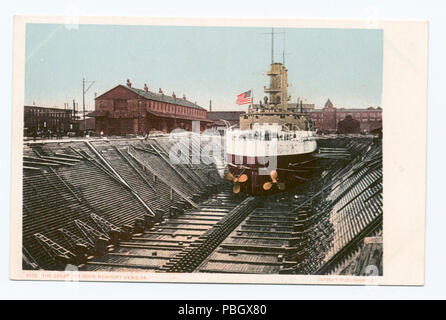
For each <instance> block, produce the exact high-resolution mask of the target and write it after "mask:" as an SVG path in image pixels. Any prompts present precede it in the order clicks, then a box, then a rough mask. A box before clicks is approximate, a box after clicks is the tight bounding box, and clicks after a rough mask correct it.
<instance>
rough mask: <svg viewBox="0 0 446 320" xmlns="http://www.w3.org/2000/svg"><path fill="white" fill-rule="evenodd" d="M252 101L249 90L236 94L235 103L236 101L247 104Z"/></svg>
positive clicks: (239, 103)
mask: <svg viewBox="0 0 446 320" xmlns="http://www.w3.org/2000/svg"><path fill="white" fill-rule="evenodd" d="M251 101H252V97H251V90H249V91H246V92H243V93H240V94H239V95H237V101H236V102H235V103H237V104H238V105H242V104H247V103H251Z"/></svg>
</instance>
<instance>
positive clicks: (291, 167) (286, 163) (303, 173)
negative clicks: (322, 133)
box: [226, 151, 317, 195]
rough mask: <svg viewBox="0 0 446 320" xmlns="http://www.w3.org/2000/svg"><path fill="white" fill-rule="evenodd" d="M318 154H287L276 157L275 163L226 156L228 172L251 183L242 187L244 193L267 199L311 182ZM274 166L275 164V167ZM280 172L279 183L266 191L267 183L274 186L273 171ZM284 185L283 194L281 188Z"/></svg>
mask: <svg viewBox="0 0 446 320" xmlns="http://www.w3.org/2000/svg"><path fill="white" fill-rule="evenodd" d="M315 153H316V152H315V151H313V152H309V153H300V154H288V155H279V156H275V157H274V158H275V159H274V161H271V163H270V161H268V158H265V157H247V156H240V155H234V154H231V153H227V154H226V161H227V164H228V170H229V172H231V173H232V174H233V175H234V176H236V177H237V176H240V175H241V174H246V175H247V176H248V180H247V181H246V182H244V183H241V192H243V193H246V194H249V195H265V194H272V193H276V192H282V191H286V190H289V189H291V188H293V187H295V186H296V185H298V184H299V183H304V182H306V181H308V180H309V179H310V178H311V177H312V176H313V174H314V172H315V169H316V167H317V158H315V157H314V154H315ZM274 162H275V163H274ZM273 170H276V171H277V176H278V178H277V183H273V185H272V187H271V188H270V189H269V190H265V189H264V184H265V182H274V181H272V179H271V176H270V173H271V171H273ZM279 183H282V190H281V189H280V188H279V185H278V184H279Z"/></svg>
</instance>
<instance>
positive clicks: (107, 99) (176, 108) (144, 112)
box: [89, 82, 210, 136]
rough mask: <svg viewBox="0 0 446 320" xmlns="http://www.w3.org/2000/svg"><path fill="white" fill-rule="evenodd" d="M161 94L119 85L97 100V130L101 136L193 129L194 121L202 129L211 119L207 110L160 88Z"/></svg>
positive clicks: (95, 112) (128, 85)
mask: <svg viewBox="0 0 446 320" xmlns="http://www.w3.org/2000/svg"><path fill="white" fill-rule="evenodd" d="M159 91H160V92H159V93H155V92H151V91H149V89H148V87H147V85H145V86H144V89H137V88H133V87H132V85H131V83H130V82H127V85H121V84H120V85H118V86H116V87H114V88H112V89H110V90H109V91H107V92H105V93H103V94H101V95H100V96H98V97H96V99H95V111H94V112H92V113H90V114H89V116H91V117H94V118H95V119H96V132H97V133H98V134H102V135H121V136H122V135H128V134H146V133H149V132H151V131H152V132H153V131H161V132H171V131H172V130H174V129H184V130H187V131H191V130H192V129H193V128H192V122H193V121H199V122H200V130H201V131H202V130H204V129H205V128H206V123H208V122H210V120H208V119H207V118H206V114H207V111H206V109H204V108H202V107H200V106H199V105H197V104H196V103H193V102H191V101H188V100H187V99H186V97H185V96H183V98H177V97H176V95H175V93H173V94H172V95H171V96H169V95H166V94H164V93H163V92H162V90H161V89H160V90H159Z"/></svg>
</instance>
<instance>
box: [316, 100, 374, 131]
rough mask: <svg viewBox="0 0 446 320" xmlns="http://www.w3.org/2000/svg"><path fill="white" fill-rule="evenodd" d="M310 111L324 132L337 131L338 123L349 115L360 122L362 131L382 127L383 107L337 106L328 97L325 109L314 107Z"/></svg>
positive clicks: (319, 128) (318, 126)
mask: <svg viewBox="0 0 446 320" xmlns="http://www.w3.org/2000/svg"><path fill="white" fill-rule="evenodd" d="M309 112H310V114H311V119H312V120H313V122H314V125H315V127H316V128H317V129H318V130H320V131H322V132H336V131H337V128H338V123H339V122H340V121H341V120H344V119H345V117H346V116H348V115H350V116H352V118H353V119H355V120H358V121H359V122H360V131H361V132H371V131H373V130H375V129H379V128H382V108H381V107H377V108H373V107H370V108H367V109H346V108H336V107H334V106H333V103H332V102H331V101H330V99H328V100H327V102H326V103H325V106H324V108H323V109H314V110H310V111H309Z"/></svg>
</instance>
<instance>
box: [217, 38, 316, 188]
mask: <svg viewBox="0 0 446 320" xmlns="http://www.w3.org/2000/svg"><path fill="white" fill-rule="evenodd" d="M272 36H274V35H272ZM272 47H273V44H272ZM271 55H272V61H271V70H270V71H269V72H267V75H268V76H269V77H270V86H269V88H267V87H265V88H264V92H265V93H266V94H267V95H269V97H268V96H265V97H264V99H263V102H262V101H259V104H258V105H254V104H253V103H251V105H250V106H249V109H248V112H247V113H246V114H244V115H241V116H240V126H239V128H235V127H230V128H228V130H227V131H226V135H225V144H226V161H227V174H226V175H225V178H226V179H227V180H228V181H231V182H233V192H234V193H239V192H243V193H246V194H251V195H259V194H265V193H273V192H280V191H284V190H286V189H289V188H291V187H293V186H295V185H296V184H297V183H299V182H305V181H308V179H309V178H310V177H311V175H312V174H313V172H314V168H315V161H316V157H314V154H315V153H316V151H317V142H316V135H315V129H314V124H313V122H312V120H311V117H310V116H309V115H308V114H307V113H306V112H304V109H303V104H302V100H299V99H298V102H297V105H296V108H289V103H288V101H290V100H291V96H289V95H288V70H287V69H286V67H285V65H284V62H283V63H279V62H274V60H273V57H274V52H272V54H271Z"/></svg>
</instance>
